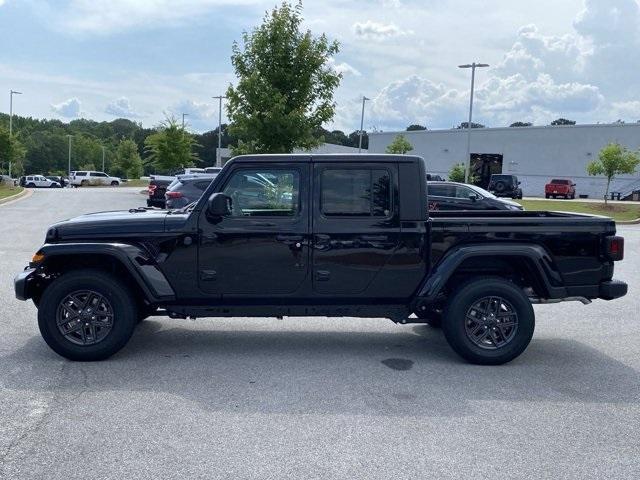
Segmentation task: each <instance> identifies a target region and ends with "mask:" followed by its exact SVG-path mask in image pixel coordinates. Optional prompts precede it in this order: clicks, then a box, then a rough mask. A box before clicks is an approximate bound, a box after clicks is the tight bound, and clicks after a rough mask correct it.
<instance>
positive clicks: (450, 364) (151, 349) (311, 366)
mask: <svg viewBox="0 0 640 480" xmlns="http://www.w3.org/2000/svg"><path fill="white" fill-rule="evenodd" d="M389 360H392V361H389ZM394 364H395V365H399V366H400V368H393V366H391V367H390V365H394ZM405 367H406V368H405ZM0 381H1V383H2V384H3V386H4V388H9V389H16V390H44V391H53V393H54V394H56V395H59V396H62V397H65V396H69V397H73V398H75V397H77V396H78V395H83V394H89V393H93V394H95V393H100V392H105V393H110V392H148V393H150V394H161V395H166V394H168V395H172V396H178V397H183V398H184V399H185V400H186V401H189V402H194V403H197V404H199V406H200V407H201V408H204V409H209V410H214V411H235V412H238V413H240V412H245V413H252V412H256V413H257V412H259V413H283V414H290V413H294V414H296V413H297V414H345V413H351V414H361V415H379V416H407V415H415V416H465V415H469V414H472V413H473V412H474V409H475V408H476V407H475V406H474V402H484V401H495V400H497V401H505V402H509V401H512V402H513V401H515V402H557V403H571V402H579V403H594V404H598V403H613V404H638V403H640V393H639V389H638V385H640V373H639V372H637V371H636V370H634V369H633V368H631V367H628V366H626V365H624V364H623V363H621V362H618V361H617V360H615V359H612V358H611V357H609V356H607V355H605V354H603V353H601V352H600V351H598V350H596V349H594V348H592V347H590V346H587V345H585V344H583V343H581V342H578V341H575V340H567V339H536V338H535V337H534V339H533V341H532V343H531V345H530V346H529V348H528V349H527V351H526V352H525V353H524V354H523V355H522V356H520V357H519V358H518V359H516V360H515V361H513V362H511V363H510V364H507V365H503V366H499V367H482V366H475V365H469V364H466V363H464V362H463V361H461V360H460V359H459V358H458V357H457V356H456V355H455V354H454V353H453V352H452V351H451V350H450V349H449V347H448V345H447V344H446V341H445V339H444V336H443V334H442V332H441V331H439V330H435V329H432V328H429V327H426V326H407V327H402V328H400V329H398V330H397V332H396V333H385V332H366V331H357V332H354V331H291V330H282V331H273V330H269V331H259V330H249V331H247V330H238V331H235V330H221V329H215V328H213V329H210V330H205V329H194V328H183V327H182V326H175V327H174V326H172V325H170V326H169V328H167V326H166V325H164V324H163V322H160V321H156V320H148V321H146V322H144V323H143V324H141V325H140V326H139V327H138V329H137V331H136V333H135V334H134V337H133V338H132V339H131V342H130V343H129V345H128V346H127V347H126V348H125V349H124V350H123V351H121V352H120V353H118V354H117V355H115V356H114V357H112V358H111V359H109V360H107V361H104V362H97V363H75V362H69V361H66V360H64V359H61V358H60V357H58V356H57V355H56V354H54V353H53V352H52V351H50V350H49V348H48V347H47V346H46V345H45V343H44V341H42V340H41V339H40V338H39V337H33V338H31V339H30V340H29V341H28V342H27V343H26V344H25V345H24V346H23V347H22V348H21V349H19V350H18V351H15V352H14V353H12V354H10V355H8V356H5V357H2V358H0Z"/></svg>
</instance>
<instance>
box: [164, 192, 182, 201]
mask: <svg viewBox="0 0 640 480" xmlns="http://www.w3.org/2000/svg"><path fill="white" fill-rule="evenodd" d="M164 196H165V197H167V199H169V198H180V197H182V192H167V193H165V194H164Z"/></svg>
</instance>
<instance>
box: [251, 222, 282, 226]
mask: <svg viewBox="0 0 640 480" xmlns="http://www.w3.org/2000/svg"><path fill="white" fill-rule="evenodd" d="M250 225H251V226H252V227H275V226H276V224H275V223H271V222H251V223H250Z"/></svg>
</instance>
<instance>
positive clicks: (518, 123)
mask: <svg viewBox="0 0 640 480" xmlns="http://www.w3.org/2000/svg"><path fill="white" fill-rule="evenodd" d="M509 126H510V127H532V126H533V123H531V122H514V123H512V124H511V125H509Z"/></svg>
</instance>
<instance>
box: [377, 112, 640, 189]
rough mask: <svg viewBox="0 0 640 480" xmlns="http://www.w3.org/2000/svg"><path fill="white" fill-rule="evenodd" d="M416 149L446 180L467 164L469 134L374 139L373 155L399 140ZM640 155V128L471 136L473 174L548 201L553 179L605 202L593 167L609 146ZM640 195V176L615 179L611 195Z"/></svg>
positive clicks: (495, 131)
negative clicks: (512, 180) (513, 179)
mask: <svg viewBox="0 0 640 480" xmlns="http://www.w3.org/2000/svg"><path fill="white" fill-rule="evenodd" d="M399 133H401V134H403V135H405V137H406V138H407V140H408V141H409V142H410V143H411V145H413V151H412V152H411V154H415V155H420V156H422V157H424V158H425V160H426V161H427V168H428V171H429V173H432V174H439V175H441V176H443V177H446V176H447V175H448V173H449V171H450V169H451V167H452V166H453V165H455V164H457V163H462V162H464V160H465V157H466V153H467V131H466V130H419V131H412V132H381V133H370V134H369V152H370V153H383V152H384V151H385V149H386V147H387V145H389V144H390V143H391V142H392V141H393V139H394V138H395V136H396V135H398V134H399ZM610 142H616V143H620V144H622V145H624V146H626V147H627V148H629V149H631V150H638V149H640V124H608V125H575V126H557V127H551V126H547V127H520V128H477V129H473V130H472V133H471V153H472V155H471V158H472V171H475V172H477V173H478V174H480V176H482V173H483V171H484V174H485V176H486V175H487V174H490V173H510V174H514V175H517V176H518V178H519V180H520V181H521V182H522V190H523V193H524V195H527V196H544V185H545V183H547V182H548V181H549V180H550V179H551V178H570V179H572V180H574V182H575V183H576V190H577V194H578V195H588V196H589V197H591V198H594V197H597V198H602V196H603V194H604V191H605V185H606V180H605V179H604V178H603V177H590V176H589V175H587V172H586V169H587V164H588V163H589V162H591V161H593V160H595V159H597V158H598V153H599V152H600V150H601V149H602V147H604V146H605V145H606V144H607V143H610ZM639 189H640V171H639V172H638V173H636V174H635V175H625V176H621V177H618V178H616V179H614V181H613V182H612V185H611V191H619V192H622V193H628V192H631V191H633V190H639Z"/></svg>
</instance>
